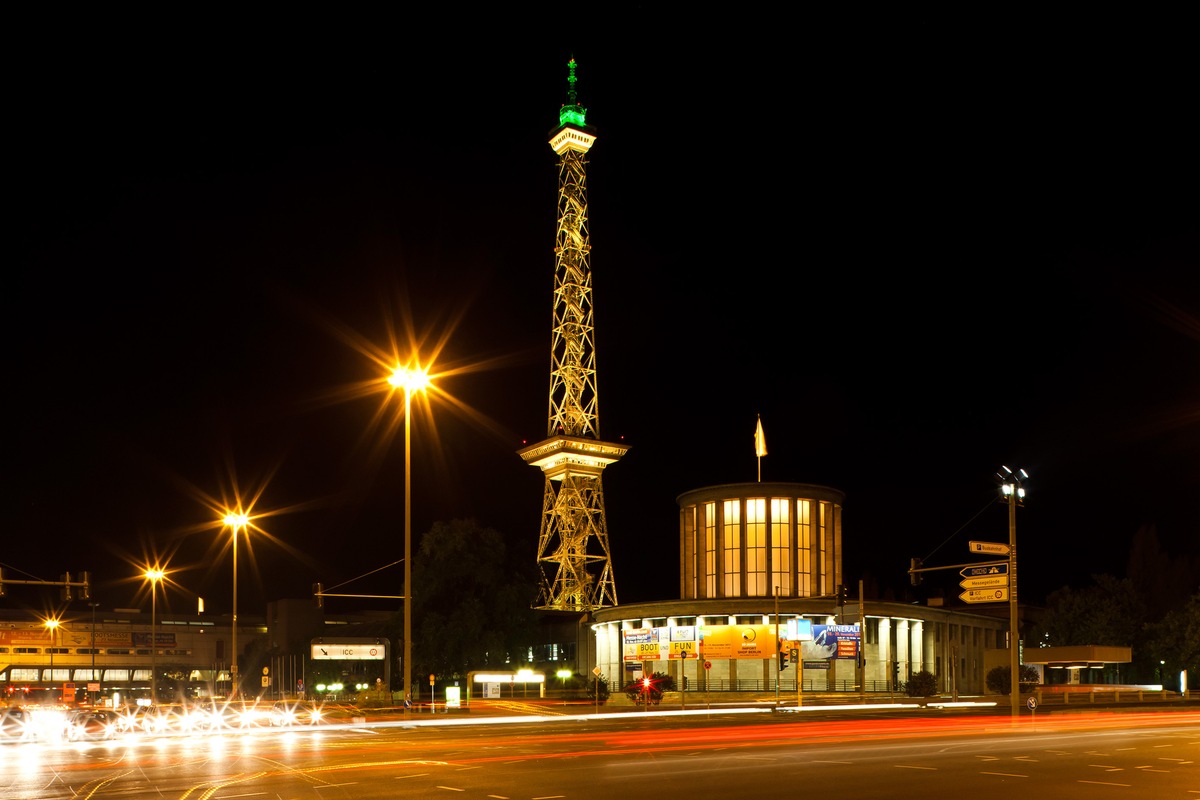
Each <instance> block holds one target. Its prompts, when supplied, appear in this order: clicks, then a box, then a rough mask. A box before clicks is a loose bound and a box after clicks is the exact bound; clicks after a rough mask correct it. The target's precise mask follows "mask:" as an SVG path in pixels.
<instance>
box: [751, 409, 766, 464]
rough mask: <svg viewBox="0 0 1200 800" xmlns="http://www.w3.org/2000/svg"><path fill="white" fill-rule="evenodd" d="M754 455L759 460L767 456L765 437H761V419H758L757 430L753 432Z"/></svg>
mask: <svg viewBox="0 0 1200 800" xmlns="http://www.w3.org/2000/svg"><path fill="white" fill-rule="evenodd" d="M754 454H755V455H756V456H758V457H759V458H762V457H763V456H765V455H766V454H767V437H766V436H764V435H763V429H762V417H759V418H758V429H757V430H755V431H754Z"/></svg>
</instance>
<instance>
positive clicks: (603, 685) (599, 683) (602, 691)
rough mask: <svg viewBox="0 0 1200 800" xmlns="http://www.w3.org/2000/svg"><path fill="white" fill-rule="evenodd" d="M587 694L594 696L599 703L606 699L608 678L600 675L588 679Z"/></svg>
mask: <svg viewBox="0 0 1200 800" xmlns="http://www.w3.org/2000/svg"><path fill="white" fill-rule="evenodd" d="M587 696H588V697H591V698H595V699H596V700H598V701H600V702H601V703H603V702H605V701H606V700H608V678H606V677H604V676H603V675H600V676H598V677H594V678H592V679H591V680H589V681H588V683H587Z"/></svg>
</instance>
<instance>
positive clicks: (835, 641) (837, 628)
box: [800, 625, 862, 669]
mask: <svg viewBox="0 0 1200 800" xmlns="http://www.w3.org/2000/svg"><path fill="white" fill-rule="evenodd" d="M812 630H813V638H812V641H811V642H801V643H800V658H801V659H802V660H803V661H804V668H805V669H825V668H827V667H828V666H829V662H830V661H831V660H832V659H835V658H845V659H856V658H858V650H859V647H861V646H862V634H861V632H860V631H859V627H858V625H813V629H812ZM809 662H813V663H812V664H811V666H810V664H809Z"/></svg>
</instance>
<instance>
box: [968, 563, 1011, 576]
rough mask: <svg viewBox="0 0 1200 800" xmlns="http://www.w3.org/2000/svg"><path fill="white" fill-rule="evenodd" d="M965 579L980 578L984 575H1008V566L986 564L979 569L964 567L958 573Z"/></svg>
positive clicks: (1005, 564)
mask: <svg viewBox="0 0 1200 800" xmlns="http://www.w3.org/2000/svg"><path fill="white" fill-rule="evenodd" d="M958 574H959V575H962V576H963V577H964V578H978V577H980V576H982V575H1007V574H1008V564H1007V563H1004V564H985V565H983V566H979V567H963V568H962V569H960V570H959V571H958Z"/></svg>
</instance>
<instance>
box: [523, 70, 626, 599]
mask: <svg viewBox="0 0 1200 800" xmlns="http://www.w3.org/2000/svg"><path fill="white" fill-rule="evenodd" d="M575 66H576V64H575V59H574V57H572V58H571V60H570V61H569V62H568V63H567V67H568V68H569V77H568V79H567V85H568V87H569V88H568V91H567V98H568V100H569V101H570V102H569V103H568V104H566V105H564V106H563V107H562V108H561V109H560V110H559V126H558V127H557V128H555V129H554V130H553V131H551V132H550V147H551V148H552V149H553V150H554V152H555V153H556V154H557V155H558V230H557V233H556V238H555V246H554V256H555V266H554V318H553V325H552V327H551V331H550V340H551V346H550V414H549V419H548V421H547V426H546V436H547V438H546V439H544V440H542V441H541V442H538V443H537V444H534V445H530V446H529V447H525V448H523V449H521V450H519V451H517V452H518V455H520V456H521V458H523V459H524V460H525V462H526V463H527V464H530V465H531V466H534V467H538V468H539V469H541V470H542V473H543V474H544V475H545V478H546V485H545V490H544V492H543V494H542V530H541V535H540V537H539V542H538V569H539V572H540V575H541V587H540V589H539V597H538V602H537V607H538V608H541V609H546V610H557V611H585V612H587V611H591V610H593V609H595V608H603V607H605V606H615V605H616V604H617V589H616V584H615V583H614V582H613V574H612V558H611V556H610V554H609V549H608V523H607V521H606V519H605V514H604V491H603V489H602V487H601V481H600V476H601V473H602V472H603V471H604V468H605V467H607V466H608V465H609V464H612V463H614V462H615V461H617V460H618V459H619V458H621V456H623V455H625V453H626V452H627V451H628V450H629V448H628V447H627V446H625V445H624V444H618V443H614V442H605V441H603V440H601V439H600V423H599V415H598V411H597V409H598V394H597V391H596V347H595V336H594V333H595V324H594V322H593V319H592V269H591V250H592V246H591V240H590V238H589V236H588V206H587V153H588V151H589V150H590V149H591V147H592V143H593V142H595V140H596V133H595V130H594V129H592V128H591V127H589V126H588V125H587V124H586V122H585V119H586V115H587V109H585V108H583V107H581V106H580V105H579V104H578V96H577V94H576V91H575V80H576V79H575Z"/></svg>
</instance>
